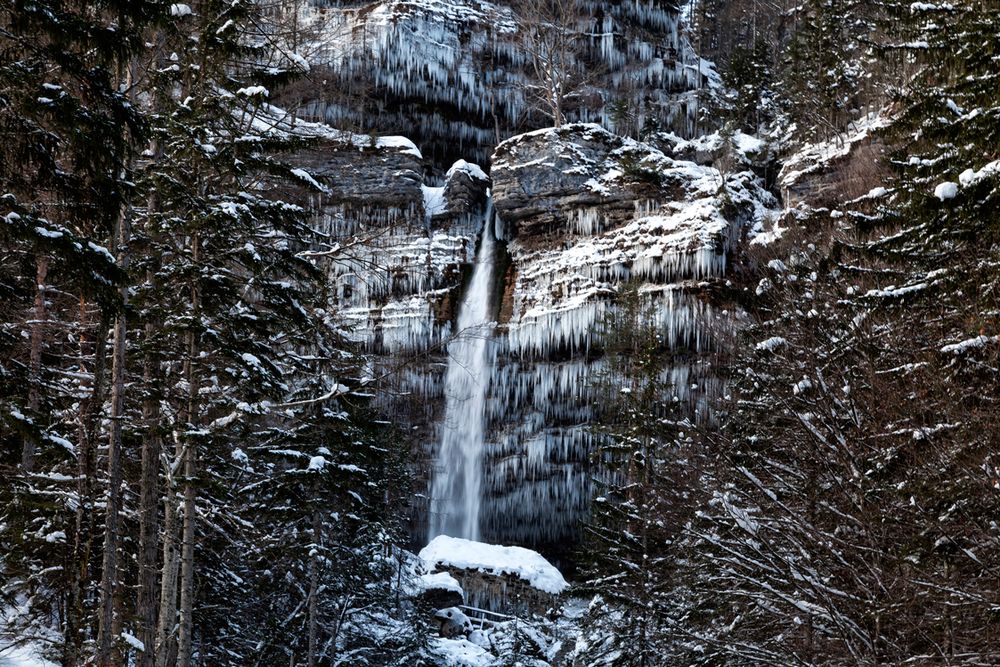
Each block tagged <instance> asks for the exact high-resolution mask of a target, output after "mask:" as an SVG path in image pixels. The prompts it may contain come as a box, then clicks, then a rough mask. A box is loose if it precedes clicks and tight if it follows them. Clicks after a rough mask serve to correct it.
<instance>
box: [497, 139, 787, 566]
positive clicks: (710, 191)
mask: <svg viewBox="0 0 1000 667" xmlns="http://www.w3.org/2000/svg"><path fill="white" fill-rule="evenodd" d="M736 166H737V167H743V166H744V165H742V164H739V165H736ZM491 175H492V178H493V198H494V207H495V208H496V211H497V214H498V216H499V218H500V219H501V225H500V226H501V227H502V228H503V230H504V232H505V236H506V238H507V239H508V246H507V247H508V250H509V253H510V258H511V266H510V271H509V277H508V284H507V290H506V292H505V294H504V297H503V304H502V311H501V313H502V315H503V319H502V324H503V325H504V326H503V329H502V334H503V335H502V337H501V339H500V341H499V345H500V346H501V350H502V351H501V352H500V353H499V354H498V358H497V367H496V369H495V371H494V377H493V382H492V385H491V389H490V395H491V397H492V398H491V401H490V404H489V406H488V415H487V416H488V418H489V420H490V422H489V423H490V436H489V442H490V449H489V452H490V454H489V462H488V464H487V472H486V482H485V486H486V488H487V489H488V497H487V499H486V500H485V501H484V516H485V525H484V527H483V533H484V536H485V538H486V539H488V540H491V541H500V542H503V541H505V540H509V541H513V542H516V543H519V544H528V545H532V546H533V548H536V549H539V550H541V551H543V553H545V554H546V555H547V556H550V557H552V558H554V559H556V560H558V561H560V564H562V563H565V562H566V561H565V557H566V555H567V554H566V553H565V549H566V546H567V545H570V544H572V542H573V541H574V540H575V539H576V536H577V533H576V531H577V530H578V526H579V522H580V520H581V519H582V518H583V517H584V516H585V514H586V511H587V506H588V503H589V497H590V492H591V484H592V479H593V478H594V476H595V475H598V474H601V472H600V471H598V470H594V469H592V468H590V467H589V464H588V462H589V455H590V453H591V452H592V451H593V448H594V447H595V445H596V443H597V439H598V437H599V436H598V435H597V434H596V433H595V431H594V430H593V429H592V428H591V427H590V422H591V421H592V417H593V407H592V406H593V404H594V402H595V401H600V400H602V396H601V394H600V390H599V388H597V387H596V386H595V378H596V377H598V376H599V375H600V374H601V373H602V372H604V371H606V370H607V369H606V365H605V360H604V359H603V358H602V334H601V331H602V329H603V328H604V324H603V323H604V322H606V321H607V318H608V317H609V316H610V315H612V314H613V313H614V312H615V309H616V308H618V305H617V298H618V296H619V295H620V293H621V292H622V291H623V290H624V289H626V286H627V285H629V284H632V285H637V286H640V290H641V294H642V298H643V299H644V303H646V304H648V306H649V309H650V313H651V317H654V318H655V320H656V324H657V326H658V328H659V329H660V331H661V332H662V335H663V340H664V342H665V343H666V345H667V346H668V347H669V350H670V354H671V356H672V358H673V359H674V360H675V362H674V363H675V367H674V368H672V369H671V370H670V374H669V378H667V379H668V381H669V382H670V383H671V384H672V385H673V391H674V392H675V395H676V398H677V400H678V401H679V402H680V403H681V404H682V405H683V406H685V409H686V410H687V411H688V412H687V414H688V415H689V416H690V417H691V419H692V421H695V422H698V421H704V420H707V419H709V418H710V416H709V410H708V404H709V402H710V400H711V398H712V397H713V396H715V395H716V394H718V393H719V392H721V391H722V390H723V386H722V384H721V382H720V380H719V379H718V377H717V376H716V375H715V374H714V372H713V371H712V369H711V366H710V364H709V362H708V358H709V356H710V354H711V352H712V351H713V350H714V345H715V338H714V334H713V332H717V331H720V330H724V329H725V328H726V327H727V326H729V324H728V322H729V316H728V315H727V314H725V313H723V312H722V310H721V309H716V308H715V307H714V306H713V305H712V303H711V299H709V298H708V295H707V292H708V291H709V290H708V289H707V287H706V286H707V285H710V284H712V283H713V282H714V281H718V280H721V279H723V278H724V275H725V273H726V271H727V267H728V265H729V264H730V262H731V261H732V258H733V256H734V255H735V253H736V251H737V248H738V246H739V244H740V243H741V241H742V240H743V238H744V236H745V235H746V234H747V233H748V232H749V231H750V230H751V228H752V227H753V226H754V225H755V224H757V223H759V220H758V218H759V217H760V216H761V214H762V212H763V210H764V209H766V208H767V207H768V206H773V205H774V204H775V202H774V201H773V199H772V198H771V197H770V195H768V194H767V193H766V192H764V191H763V190H762V189H761V188H760V186H759V184H758V183H757V180H756V177H755V176H754V174H753V173H751V172H750V171H747V170H740V169H736V168H729V169H725V170H722V169H720V168H717V167H716V166H714V165H712V164H701V165H700V164H696V163H694V162H691V161H686V160H680V159H675V158H674V157H671V156H669V155H667V154H665V153H664V152H663V151H661V150H659V149H658V148H656V147H653V146H651V145H648V144H644V143H641V142H637V141H634V140H631V139H628V138H623V137H619V136H615V135H613V134H611V133H610V132H608V131H607V130H604V129H602V128H601V127H599V126H596V125H587V124H577V125H569V126H564V127H562V128H559V129H548V130H540V131H537V132H531V133H528V134H525V135H521V136H519V137H515V138H512V139H510V140H508V141H506V142H504V143H503V144H501V145H500V146H499V147H498V148H497V151H496V153H495V154H494V156H493V169H492V172H491ZM602 369H603V370H602Z"/></svg>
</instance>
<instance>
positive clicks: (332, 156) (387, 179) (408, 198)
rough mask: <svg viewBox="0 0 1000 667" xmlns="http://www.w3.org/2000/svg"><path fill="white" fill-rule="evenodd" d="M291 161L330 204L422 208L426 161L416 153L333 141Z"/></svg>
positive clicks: (303, 151) (301, 152) (309, 150)
mask: <svg viewBox="0 0 1000 667" xmlns="http://www.w3.org/2000/svg"><path fill="white" fill-rule="evenodd" d="M291 161H292V162H293V163H294V164H295V165H296V166H297V167H300V168H302V169H305V170H306V171H308V172H309V173H310V174H312V175H313V177H314V178H316V179H317V180H318V181H320V182H321V183H322V184H323V185H324V186H325V187H326V188H327V194H326V197H325V198H326V200H327V201H328V202H330V203H354V204H361V203H364V204H366V205H368V206H380V207H387V208H388V207H392V208H401V209H402V208H407V207H410V206H420V205H422V204H421V202H422V199H423V195H422V193H421V190H420V186H421V184H422V183H423V180H424V178H423V171H424V170H423V159H422V158H421V156H420V153H419V152H418V151H415V150H407V149H405V148H404V149H401V148H398V147H389V146H382V147H379V146H370V145H369V146H366V145H362V146H356V145H354V144H353V143H348V142H343V141H338V140H337V139H336V138H333V139H330V140H328V141H326V142H324V143H323V144H321V145H318V146H314V147H311V148H308V149H304V150H302V151H300V152H298V153H297V154H295V155H294V156H293V157H292V159H291Z"/></svg>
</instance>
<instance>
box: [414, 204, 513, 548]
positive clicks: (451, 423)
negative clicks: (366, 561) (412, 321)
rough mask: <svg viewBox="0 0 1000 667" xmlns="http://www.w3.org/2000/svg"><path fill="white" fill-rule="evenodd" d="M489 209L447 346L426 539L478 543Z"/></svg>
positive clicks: (487, 352) (487, 357)
mask: <svg viewBox="0 0 1000 667" xmlns="http://www.w3.org/2000/svg"><path fill="white" fill-rule="evenodd" d="M491 221H492V207H490V209H488V210H487V213H486V215H485V216H484V225H483V234H482V242H481V243H480V247H479V253H478V254H477V256H476V262H475V265H474V268H473V271H472V281H471V282H470V283H469V287H468V290H467V291H466V294H465V299H464V300H463V301H462V303H461V305H460V306H459V310H458V333H457V335H456V336H455V338H454V339H452V341H451V343H449V345H448V371H447V375H446V377H445V418H444V423H443V424H442V427H441V431H442V434H441V443H440V447H439V448H438V454H437V458H436V459H435V462H434V480H433V483H432V484H431V512H430V534H429V535H428V539H429V540H430V539H434V538H435V537H437V536H438V535H449V536H451V537H461V538H465V539H468V540H476V541H478V540H479V511H480V507H481V504H482V495H483V494H482V485H483V470H482V467H483V449H484V447H485V409H486V391H487V388H488V387H489V384H490V378H491V376H492V373H493V357H494V355H495V351H494V349H493V348H492V346H491V345H490V337H491V336H492V334H493V328H494V326H495V323H494V322H492V321H491V319H490V314H491V309H490V295H491V293H492V283H493V273H494V270H493V268H494V260H495V257H494V247H495V245H496V241H495V240H494V238H493V230H492V229H491V227H492V225H491V224H490V223H491Z"/></svg>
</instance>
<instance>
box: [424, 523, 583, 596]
mask: <svg viewBox="0 0 1000 667" xmlns="http://www.w3.org/2000/svg"><path fill="white" fill-rule="evenodd" d="M419 558H420V560H421V561H423V563H424V566H425V567H426V568H427V569H429V570H437V571H443V572H448V573H450V574H451V575H452V576H454V577H455V578H456V579H458V581H459V582H460V583H461V586H462V589H463V590H464V591H465V593H466V598H467V600H468V603H469V604H470V605H471V606H473V607H479V608H482V609H487V610H490V611H499V612H503V613H511V612H515V613H523V612H524V611H531V612H543V611H545V610H546V609H548V608H550V607H551V606H552V605H553V604H554V601H555V599H556V597H557V596H558V595H559V594H561V593H563V592H564V591H565V590H566V589H567V588H568V587H569V583H567V581H566V579H565V578H564V577H563V576H562V574H561V573H560V572H559V570H558V569H557V568H556V567H555V566H554V565H552V564H551V563H550V562H549V561H548V560H546V559H545V558H544V557H543V556H542V555H541V554H539V553H537V552H535V551H532V550H530V549H525V548H522V547H513V546H501V545H498V544H486V543H483V542H474V541H472V540H465V539H461V538H457V537H449V536H447V535H439V536H437V537H435V538H434V539H433V540H431V541H430V543H429V544H428V545H427V546H426V547H424V548H423V549H421V550H420V554H419Z"/></svg>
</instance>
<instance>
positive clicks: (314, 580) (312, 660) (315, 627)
mask: <svg viewBox="0 0 1000 667" xmlns="http://www.w3.org/2000/svg"><path fill="white" fill-rule="evenodd" d="M313 490H314V495H313V497H316V493H317V490H316V485H313ZM312 523H313V526H312V529H313V530H312V533H313V534H312V541H313V546H312V556H311V557H310V559H309V667H316V663H317V659H316V647H317V644H318V638H319V620H318V619H317V618H316V613H317V608H318V605H317V599H316V598H317V597H319V559H320V553H319V547H320V541H321V540H322V527H323V524H322V519H321V518H320V513H319V510H313V517H312Z"/></svg>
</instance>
